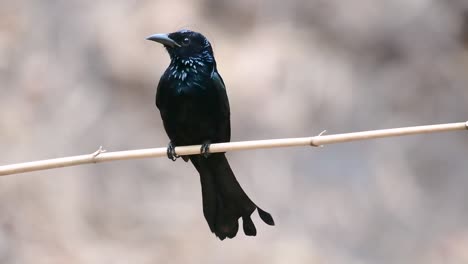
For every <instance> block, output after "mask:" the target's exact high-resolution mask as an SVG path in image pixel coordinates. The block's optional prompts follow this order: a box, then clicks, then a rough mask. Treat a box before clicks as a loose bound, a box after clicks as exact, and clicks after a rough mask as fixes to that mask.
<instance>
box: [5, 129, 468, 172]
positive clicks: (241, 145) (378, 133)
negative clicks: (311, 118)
mask: <svg viewBox="0 0 468 264" xmlns="http://www.w3.org/2000/svg"><path fill="white" fill-rule="evenodd" d="M467 129H468V121H467V122H460V123H449V124H439V125H428V126H413V127H402V128H391V129H381V130H371V131H362V132H354V133H345V134H335V135H323V132H322V133H321V134H319V135H318V136H314V137H302V138H285V139H267V140H254V141H240V142H228V143H217V144H212V145H210V153H216V152H226V151H239V150H250V149H264V148H281V147H299V146H314V147H319V146H323V145H327V144H335V143H344V142H351V141H358V140H367V139H374V138H385V137H396V136H407V135H416V134H428V133H438V132H449V131H457V130H467ZM324 132H325V131H324ZM200 147H201V146H200V145H194V146H181V147H176V148H175V151H176V153H177V154H178V155H193V154H200ZM166 151H167V148H151V149H138V150H126V151H116V152H106V151H105V150H103V149H102V147H100V148H99V149H98V150H97V151H96V152H94V153H91V154H85V155H80V156H72V157H64V158H57V159H48V160H39V161H32V162H26V163H18V164H12V165H4V166H0V176H4V175H11V174H18V173H24V172H31V171H39V170H48V169H54V168H61V167H70V166H76V165H81V164H87V163H98V162H107V161H115V160H128V159H143V158H157V157H166V155H167V154H166Z"/></svg>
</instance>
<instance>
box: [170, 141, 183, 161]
mask: <svg viewBox="0 0 468 264" xmlns="http://www.w3.org/2000/svg"><path fill="white" fill-rule="evenodd" d="M167 157H168V158H169V159H170V160H172V161H176V160H177V159H178V158H179V157H180V156H179V155H177V154H176V152H175V145H174V143H172V141H171V142H169V144H168V145H167Z"/></svg>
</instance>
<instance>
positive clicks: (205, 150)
mask: <svg viewBox="0 0 468 264" xmlns="http://www.w3.org/2000/svg"><path fill="white" fill-rule="evenodd" d="M210 144H211V143H210V142H209V141H205V142H203V144H202V146H201V148H200V152H201V155H202V156H203V157H205V158H208V157H209V156H210Z"/></svg>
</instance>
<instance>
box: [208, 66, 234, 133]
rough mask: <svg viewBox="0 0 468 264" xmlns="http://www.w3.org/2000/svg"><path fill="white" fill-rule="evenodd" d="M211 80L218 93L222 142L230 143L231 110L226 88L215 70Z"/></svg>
mask: <svg viewBox="0 0 468 264" xmlns="http://www.w3.org/2000/svg"><path fill="white" fill-rule="evenodd" d="M211 80H212V83H213V85H214V87H215V88H216V91H217V92H218V93H217V94H218V102H219V111H220V114H221V115H220V116H221V122H220V124H219V125H220V127H219V131H220V137H221V138H220V140H221V141H224V142H228V141H230V140H231V110H230V107H229V99H228V96H227V93H226V86H225V85H224V81H223V78H222V77H221V75H220V74H219V73H218V72H217V71H216V70H213V72H212V73H211Z"/></svg>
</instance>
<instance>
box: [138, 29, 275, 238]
mask: <svg viewBox="0 0 468 264" xmlns="http://www.w3.org/2000/svg"><path fill="white" fill-rule="evenodd" d="M147 39H148V40H152V41H156V42H159V43H161V44H163V45H164V47H165V48H166V50H167V52H168V53H169V56H170V59H171V63H170V65H169V67H168V68H167V69H166V71H165V72H164V74H163V75H162V76H161V79H160V81H159V85H158V88H157V92H156V106H157V107H158V108H159V111H160V113H161V118H162V120H163V123H164V128H165V130H166V133H167V135H168V136H169V139H170V142H169V145H168V151H167V155H168V157H169V158H170V159H172V160H173V161H175V160H176V159H177V158H178V157H179V156H178V155H177V154H176V153H175V150H174V148H175V146H184V145H197V144H202V148H201V153H202V155H190V156H182V158H183V159H184V160H185V161H188V160H189V159H190V161H191V162H192V164H193V165H194V166H195V168H196V169H197V171H198V173H199V174H200V182H201V188H202V196H203V197H202V199H203V214H204V215H205V218H206V221H207V222H208V225H209V227H210V229H211V232H213V233H215V234H216V236H217V237H219V238H220V239H221V240H223V239H225V238H226V237H228V238H233V237H235V236H236V234H237V231H238V229H239V223H238V220H239V218H240V217H242V221H243V227H244V233H245V234H246V235H247V236H255V235H256V234H257V230H256V228H255V225H254V223H253V222H252V219H251V218H250V216H251V215H252V213H253V212H254V211H255V209H257V210H258V214H259V215H260V218H261V219H262V220H263V221H264V222H265V223H267V224H268V225H274V221H273V218H272V217H271V215H270V214H269V213H267V212H265V211H263V210H262V209H260V208H259V207H258V206H257V205H256V204H254V203H253V202H252V200H250V198H249V197H248V196H247V194H246V193H245V192H244V190H242V187H241V186H240V184H239V182H238V181H237V180H236V177H235V176H234V173H233V172H232V170H231V167H230V166H229V163H228V161H227V159H226V156H225V155H224V153H212V154H209V153H208V152H209V144H211V143H219V142H228V141H230V139H231V127H230V109H229V100H228V97H227V94H226V88H225V86H224V81H223V79H222V78H221V75H220V74H219V73H218V70H217V69H216V61H215V58H214V55H213V49H212V48H211V44H210V42H209V41H208V40H207V39H206V38H205V37H204V36H203V35H202V34H200V33H198V32H194V31H190V30H181V31H177V32H173V33H170V34H155V35H151V36H149V37H148V38H147Z"/></svg>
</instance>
